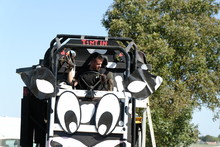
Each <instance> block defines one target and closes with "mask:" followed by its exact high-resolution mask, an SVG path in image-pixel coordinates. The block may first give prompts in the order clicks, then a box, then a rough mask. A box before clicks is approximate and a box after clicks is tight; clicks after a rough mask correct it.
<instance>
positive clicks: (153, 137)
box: [147, 99, 156, 147]
mask: <svg viewBox="0 0 220 147" xmlns="http://www.w3.org/2000/svg"><path fill="white" fill-rule="evenodd" d="M147 118H148V124H149V128H150V136H151V142H152V147H156V141H155V136H154V129H153V123H152V119H151V112H150V104H149V99H147Z"/></svg>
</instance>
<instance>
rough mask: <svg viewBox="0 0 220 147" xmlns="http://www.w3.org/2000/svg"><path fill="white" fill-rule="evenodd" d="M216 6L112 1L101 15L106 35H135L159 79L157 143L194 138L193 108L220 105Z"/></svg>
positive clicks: (205, 0)
mask: <svg viewBox="0 0 220 147" xmlns="http://www.w3.org/2000/svg"><path fill="white" fill-rule="evenodd" d="M219 9H220V7H219V4H218V3H215V1H214V0H115V1H114V3H113V5H112V7H111V8H110V9H109V10H108V11H107V12H106V14H105V16H104V18H103V25H104V26H105V27H106V29H107V30H108V31H109V35H110V36H123V37H131V38H133V39H134V41H135V42H136V44H137V45H138V47H139V49H140V50H142V51H143V52H145V53H146V55H147V59H148V61H149V62H150V63H151V64H152V65H153V71H152V72H153V73H154V74H156V75H160V76H161V77H163V80H164V81H163V84H162V86H161V87H160V88H159V90H158V91H157V92H156V93H154V94H153V96H152V98H151V104H152V105H151V109H152V110H153V112H152V116H153V121H154V127H155V135H156V141H157V145H158V146H178V145H180V144H181V145H184V146H187V145H188V144H190V143H192V142H194V141H196V139H197V138H196V137H197V136H198V130H197V128H196V126H193V125H192V124H190V120H191V119H192V112H193V110H194V108H200V107H201V106H206V107H208V108H209V109H211V110H213V111H216V109H218V108H219V107H220V100H219V95H220V86H219V85H220V72H219V68H220V50H219V48H220V37H219V36H220V20H218V19H216V18H214V17H213V16H214V15H215V14H217V13H218V11H219ZM216 117H219V115H216Z"/></svg>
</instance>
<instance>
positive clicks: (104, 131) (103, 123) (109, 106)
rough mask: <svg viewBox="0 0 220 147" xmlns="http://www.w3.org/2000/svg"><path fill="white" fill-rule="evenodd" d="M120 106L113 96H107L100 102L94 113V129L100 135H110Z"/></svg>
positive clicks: (117, 117) (116, 120)
mask: <svg viewBox="0 0 220 147" xmlns="http://www.w3.org/2000/svg"><path fill="white" fill-rule="evenodd" d="M119 115H120V104H119V100H118V98H117V97H116V96H115V95H114V94H107V95H105V96H104V97H102V99H101V100H100V102H99V104H98V107H97V111H96V117H95V121H96V128H97V131H98V133H99V134H100V135H103V136H105V135H108V134H110V133H111V132H112V131H113V130H114V128H115V126H116V124H117V122H118V119H119Z"/></svg>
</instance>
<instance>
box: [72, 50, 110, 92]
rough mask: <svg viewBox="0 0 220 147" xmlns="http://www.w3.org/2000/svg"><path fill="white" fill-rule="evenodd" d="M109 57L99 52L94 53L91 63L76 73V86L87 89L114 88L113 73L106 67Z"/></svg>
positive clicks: (90, 59)
mask: <svg viewBox="0 0 220 147" xmlns="http://www.w3.org/2000/svg"><path fill="white" fill-rule="evenodd" d="M107 62H108V61H107V58H105V57H103V56H102V55H101V54H99V53H93V54H92V55H91V56H90V58H89V64H88V65H86V67H85V68H84V67H83V69H82V70H81V71H79V72H78V73H77V74H76V82H75V83H74V86H76V88H79V89H85V90H113V81H112V73H111V72H107V71H106V69H105V68H104V67H105V66H106V65H107Z"/></svg>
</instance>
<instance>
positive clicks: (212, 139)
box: [199, 135, 220, 142]
mask: <svg viewBox="0 0 220 147" xmlns="http://www.w3.org/2000/svg"><path fill="white" fill-rule="evenodd" d="M199 139H201V140H202V141H204V142H219V141H220V138H219V137H214V136H210V135H206V136H201V137H199Z"/></svg>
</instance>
